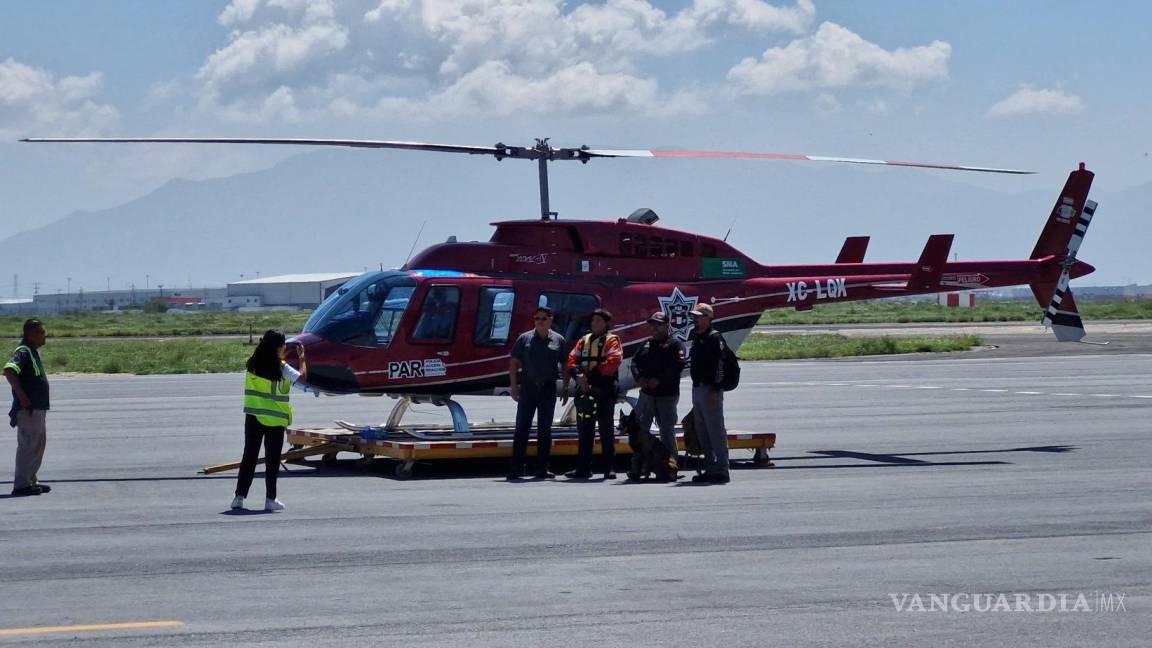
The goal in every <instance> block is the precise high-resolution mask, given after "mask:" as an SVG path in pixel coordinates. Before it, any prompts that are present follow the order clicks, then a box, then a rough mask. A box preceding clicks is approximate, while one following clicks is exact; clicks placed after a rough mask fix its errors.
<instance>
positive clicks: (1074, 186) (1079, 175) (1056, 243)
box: [1029, 163, 1095, 259]
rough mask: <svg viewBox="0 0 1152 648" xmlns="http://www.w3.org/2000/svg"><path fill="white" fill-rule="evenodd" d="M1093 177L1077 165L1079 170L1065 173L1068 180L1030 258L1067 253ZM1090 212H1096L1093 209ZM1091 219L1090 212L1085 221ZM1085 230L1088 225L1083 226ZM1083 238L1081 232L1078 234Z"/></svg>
mask: <svg viewBox="0 0 1152 648" xmlns="http://www.w3.org/2000/svg"><path fill="white" fill-rule="evenodd" d="M1093 177H1094V174H1093V173H1092V172H1091V171H1088V170H1087V169H1085V168H1084V164H1083V163H1081V164H1080V168H1079V169H1077V170H1076V171H1073V172H1072V173H1069V174H1068V181H1067V182H1066V183H1064V190H1063V191H1061V192H1060V197H1059V198H1057V199H1056V206H1055V207H1053V208H1052V213H1051V214H1050V215H1049V216H1048V222H1047V223H1045V224H1044V230H1043V231H1042V232H1040V238H1039V239H1037V241H1036V247H1035V248H1033V249H1032V256H1030V257H1029V258H1030V259H1040V258H1043V257H1046V256H1050V255H1053V254H1065V253H1066V252H1067V251H1068V248H1069V243H1071V242H1072V236H1073V234H1075V233H1076V228H1077V225H1078V224H1079V222H1080V220H1081V218H1080V217H1081V216H1082V215H1083V212H1084V211H1085V210H1084V207H1085V205H1086V204H1087V203H1088V190H1089V189H1091V188H1092V178H1093ZM1092 209H1095V207H1093V208H1092ZM1091 219H1092V215H1091V213H1089V214H1088V220H1091ZM1085 227H1087V225H1085ZM1081 235H1083V232H1081Z"/></svg>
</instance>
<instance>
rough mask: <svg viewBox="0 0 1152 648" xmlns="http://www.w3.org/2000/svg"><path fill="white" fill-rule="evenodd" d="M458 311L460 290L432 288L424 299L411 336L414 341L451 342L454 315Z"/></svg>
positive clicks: (453, 287)
mask: <svg viewBox="0 0 1152 648" xmlns="http://www.w3.org/2000/svg"><path fill="white" fill-rule="evenodd" d="M459 311H460V289H459V288H457V287H455V286H432V287H431V288H429V289H428V294H427V295H426V296H425V297H424V307H423V308H422V309H421V311H420V319H419V321H417V322H416V329H415V331H414V332H413V334H412V338H413V339H414V340H422V341H433V340H435V341H441V340H451V339H452V338H453V337H454V336H455V334H456V314H457V313H458V312H459Z"/></svg>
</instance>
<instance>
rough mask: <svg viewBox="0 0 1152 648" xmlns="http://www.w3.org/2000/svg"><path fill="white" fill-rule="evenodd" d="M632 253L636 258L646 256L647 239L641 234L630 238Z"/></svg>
mask: <svg viewBox="0 0 1152 648" xmlns="http://www.w3.org/2000/svg"><path fill="white" fill-rule="evenodd" d="M632 251H633V253H634V254H635V255H636V256H638V257H643V256H648V237H647V236H645V235H643V234H637V235H636V236H634V237H632Z"/></svg>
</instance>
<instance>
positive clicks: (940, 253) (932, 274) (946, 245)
mask: <svg viewBox="0 0 1152 648" xmlns="http://www.w3.org/2000/svg"><path fill="white" fill-rule="evenodd" d="M952 238H953V235H952V234H933V235H932V236H929V237H928V242H927V243H925V244H924V251H923V252H921V253H920V260H919V261H917V262H916V268H915V269H914V270H913V271H912V275H911V276H910V277H908V290H933V289H935V288H938V287H939V286H940V277H941V276H943V274H944V266H945V264H947V263H948V253H949V252H950V251H951V250H952Z"/></svg>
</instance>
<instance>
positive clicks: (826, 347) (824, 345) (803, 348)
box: [738, 333, 984, 360]
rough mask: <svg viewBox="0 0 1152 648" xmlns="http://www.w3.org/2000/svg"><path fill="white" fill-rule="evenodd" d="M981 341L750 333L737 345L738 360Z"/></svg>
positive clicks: (933, 348) (938, 348) (929, 348)
mask: <svg viewBox="0 0 1152 648" xmlns="http://www.w3.org/2000/svg"><path fill="white" fill-rule="evenodd" d="M983 343H984V340H983V338H981V337H980V336H979V335H949V336H941V337H848V336H845V335H767V334H763V333H753V334H752V335H750V336H748V339H747V340H745V342H744V344H743V345H741V347H740V352H739V354H738V355H739V356H740V358H741V359H742V360H794V359H797V358H842V357H846V356H868V355H890V354H894V353H924V352H942V351H966V350H968V349H970V348H972V347H975V346H980V345H981V344H983Z"/></svg>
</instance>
